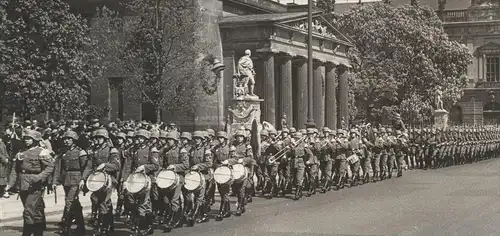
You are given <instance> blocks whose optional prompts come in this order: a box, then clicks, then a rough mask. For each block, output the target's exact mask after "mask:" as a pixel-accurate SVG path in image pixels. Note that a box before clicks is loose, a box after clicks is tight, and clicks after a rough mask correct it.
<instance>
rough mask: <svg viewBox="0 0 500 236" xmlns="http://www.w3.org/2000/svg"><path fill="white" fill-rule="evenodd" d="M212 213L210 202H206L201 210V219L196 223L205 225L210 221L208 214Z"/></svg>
mask: <svg viewBox="0 0 500 236" xmlns="http://www.w3.org/2000/svg"><path fill="white" fill-rule="evenodd" d="M209 212H210V202H209V200H207V201H204V202H203V204H202V205H201V208H200V213H199V214H200V218H199V219H198V220H197V221H196V223H205V222H207V221H208V213H209Z"/></svg>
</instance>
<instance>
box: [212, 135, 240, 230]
mask: <svg viewBox="0 0 500 236" xmlns="http://www.w3.org/2000/svg"><path fill="white" fill-rule="evenodd" d="M217 139H218V145H217V146H216V147H215V148H214V154H215V156H214V164H215V166H216V167H219V166H222V165H227V163H228V161H227V160H228V159H230V156H229V154H230V147H229V145H228V137H227V133H226V132H224V131H219V132H217ZM233 149H234V150H235V151H236V148H235V147H234V146H233ZM230 188H231V186H230V185H229V184H219V183H217V189H218V190H219V193H220V198H221V202H220V209H219V214H218V215H217V217H216V220H217V221H221V220H222V219H223V218H227V217H230V216H231V205H230V202H229V190H230Z"/></svg>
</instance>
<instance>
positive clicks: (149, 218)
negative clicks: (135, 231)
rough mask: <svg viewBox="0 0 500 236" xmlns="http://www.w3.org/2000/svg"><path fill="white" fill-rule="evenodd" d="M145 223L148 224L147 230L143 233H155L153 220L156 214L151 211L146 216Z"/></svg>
mask: <svg viewBox="0 0 500 236" xmlns="http://www.w3.org/2000/svg"><path fill="white" fill-rule="evenodd" d="M144 220H145V222H144V223H145V224H146V230H145V231H144V232H143V235H151V234H153V232H154V230H153V220H154V215H153V214H152V213H149V214H147V215H146V217H145V219H144Z"/></svg>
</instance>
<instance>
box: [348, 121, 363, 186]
mask: <svg viewBox="0 0 500 236" xmlns="http://www.w3.org/2000/svg"><path fill="white" fill-rule="evenodd" d="M350 136H351V137H350V140H349V154H348V155H349V157H348V158H347V161H348V162H349V165H350V167H351V171H352V179H350V180H348V182H350V185H349V186H357V185H358V180H359V179H360V178H359V168H360V160H359V156H361V155H362V149H363V147H362V141H361V140H360V139H359V136H360V135H359V133H358V131H357V130H354V129H351V132H350Z"/></svg>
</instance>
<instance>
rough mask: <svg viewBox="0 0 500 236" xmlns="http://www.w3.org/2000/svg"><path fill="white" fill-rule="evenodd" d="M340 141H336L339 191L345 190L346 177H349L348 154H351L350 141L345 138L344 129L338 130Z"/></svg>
mask: <svg viewBox="0 0 500 236" xmlns="http://www.w3.org/2000/svg"><path fill="white" fill-rule="evenodd" d="M337 136H338V139H337V140H336V142H337V143H336V144H335V145H336V147H335V149H336V150H337V151H336V152H335V153H336V157H335V172H336V173H337V176H338V177H337V188H336V190H339V189H341V188H344V182H345V177H346V175H347V154H348V152H349V140H348V139H347V137H346V136H345V131H344V130H343V129H338V130H337Z"/></svg>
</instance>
